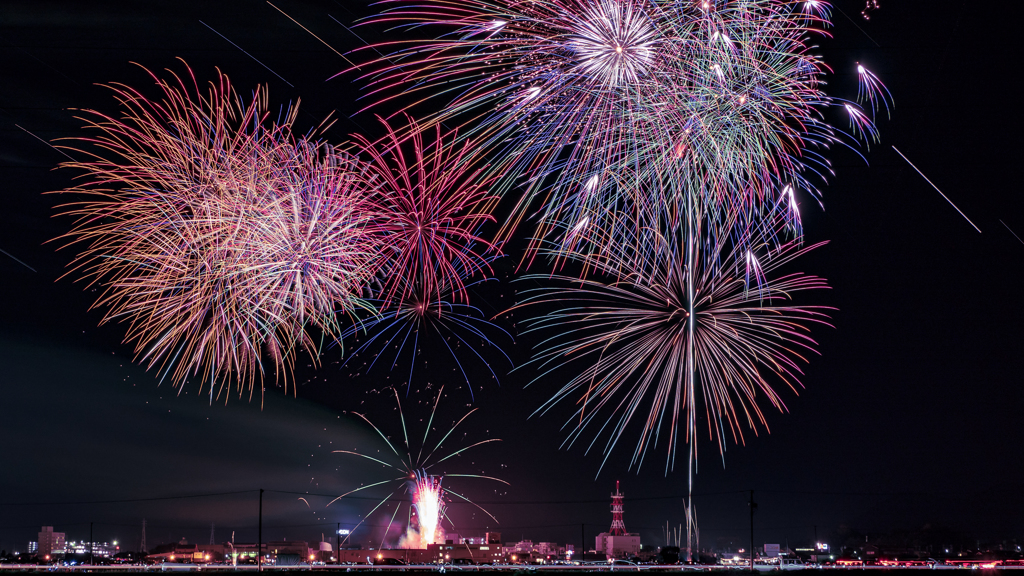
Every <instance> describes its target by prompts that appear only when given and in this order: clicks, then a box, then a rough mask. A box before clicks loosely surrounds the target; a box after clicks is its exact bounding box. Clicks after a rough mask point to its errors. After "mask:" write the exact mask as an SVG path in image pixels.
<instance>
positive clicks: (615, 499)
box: [608, 480, 626, 536]
mask: <svg viewBox="0 0 1024 576" xmlns="http://www.w3.org/2000/svg"><path fill="white" fill-rule="evenodd" d="M622 498H623V495H622V492H621V491H620V490H619V481H618V480H616V481H615V494H612V527H611V528H609V529H608V534H610V535H611V536H625V535H626V524H625V523H623V521H622Z"/></svg>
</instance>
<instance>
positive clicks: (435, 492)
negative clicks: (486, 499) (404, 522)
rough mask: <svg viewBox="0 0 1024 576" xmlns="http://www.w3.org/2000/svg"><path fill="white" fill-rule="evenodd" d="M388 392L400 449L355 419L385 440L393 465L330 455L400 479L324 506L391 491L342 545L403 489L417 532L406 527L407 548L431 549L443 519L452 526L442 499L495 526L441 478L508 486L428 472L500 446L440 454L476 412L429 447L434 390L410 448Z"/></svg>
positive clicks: (437, 400) (406, 429) (482, 442)
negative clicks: (370, 464)
mask: <svg viewBox="0 0 1024 576" xmlns="http://www.w3.org/2000/svg"><path fill="white" fill-rule="evenodd" d="M392 391H393V392H394V394H395V402H396V403H397V406H398V413H399V418H400V420H401V428H402V436H401V442H402V443H401V444H400V445H399V446H396V444H397V442H392V440H391V438H390V437H389V436H387V435H386V434H384V432H382V431H381V429H380V428H379V427H377V426H376V425H375V424H373V423H372V422H370V420H369V418H367V417H366V416H365V415H363V414H358V413H356V415H357V416H359V417H360V418H362V419H363V420H364V421H365V422H366V423H367V424H369V425H370V427H371V428H373V430H374V431H375V432H376V433H377V434H378V435H379V436H380V437H381V439H383V440H384V442H385V443H386V444H387V446H388V448H389V449H390V450H391V453H392V454H394V456H395V458H396V459H397V460H396V461H392V462H389V461H386V460H383V459H381V458H375V457H372V456H368V455H366V454H362V453H360V452H357V451H352V450H334V453H337V454H349V455H353V456H359V457H361V458H365V459H367V460H370V461H372V462H374V463H376V464H381V465H383V466H385V467H387V468H390V469H391V470H393V471H395V472H397V473H398V474H399V475H398V476H397V477H394V478H389V479H386V480H381V481H379V482H374V483H371V484H367V485H365V486H360V487H359V488H355V489H353V490H349V491H348V492H345V493H344V494H341V495H340V496H338V497H337V498H335V499H333V500H331V501H330V502H329V503H328V504H327V505H328V506H330V505H331V504H333V503H335V502H338V501H339V500H342V499H344V498H345V497H346V496H351V495H352V494H355V493H357V492H361V491H363V490H367V489H370V488H376V487H381V486H383V487H387V488H386V489H387V490H390V493H389V494H388V495H387V496H385V497H384V498H383V499H381V500H380V501H379V502H378V503H377V504H376V505H375V506H374V507H373V509H372V510H371V511H370V512H369V513H367V514H366V515H365V516H364V517H363V520H361V521H360V522H359V524H358V525H356V527H355V528H353V529H352V530H351V531H350V535H349V536H346V537H345V540H346V541H347V540H348V538H350V537H351V534H354V533H355V531H356V529H357V528H359V526H362V525H363V523H365V522H366V520H367V519H369V518H370V516H372V515H373V514H374V513H375V512H376V511H377V510H379V509H380V508H381V507H382V506H385V504H387V503H389V502H390V501H391V499H392V498H393V497H394V496H395V495H396V494H397V493H398V492H399V491H400V490H402V489H404V490H405V492H406V493H408V494H410V495H411V496H412V499H411V504H412V506H413V507H414V509H415V511H416V516H417V529H416V530H412V526H411V525H410V526H409V530H408V531H407V533H406V535H405V536H403V538H402V539H403V542H405V543H407V544H409V545H412V544H420V545H422V547H424V548H425V547H426V545H427V544H432V543H433V538H434V535H435V533H436V531H437V529H438V528H440V527H441V521H442V519H445V520H448V522H449V523H451V520H450V519H449V518H448V517H447V515H446V513H445V502H444V500H445V497H446V495H448V494H451V495H453V496H456V497H458V498H459V499H461V500H463V501H465V502H467V503H469V504H472V505H473V506H475V507H476V508H477V509H479V510H480V511H482V512H483V513H484V514H487V516H489V517H490V518H491V519H492V520H494V521H495V522H497V521H498V520H497V518H495V517H494V516H493V515H492V514H491V513H490V512H488V511H487V510H485V509H484V508H482V507H481V506H479V505H478V504H476V503H474V502H472V501H471V500H470V499H468V498H467V497H466V496H464V495H462V494H458V493H456V492H452V491H451V489H449V488H445V487H442V480H443V478H445V477H447V478H476V479H483V480H491V481H495V482H500V483H502V484H506V485H508V482H506V481H504V480H501V479H500V478H495V477H493V476H486V475H483V474H461V473H452V474H446V473H442V474H436V473H433V472H432V471H431V470H432V469H434V468H435V467H437V466H438V465H439V464H441V463H443V462H446V461H448V460H449V459H451V458H454V457H456V456H459V455H461V454H464V453H466V452H467V451H469V450H472V449H474V448H478V447H480V446H483V445H485V444H489V443H491V442H500V440H498V439H496V438H491V439H487V440H480V441H477V442H472V443H470V444H468V445H466V446H463V447H461V448H457V449H455V450H451V451H450V452H447V453H446V452H444V451H443V450H446V449H445V446H446V443H448V442H449V440H452V434H453V433H454V432H455V431H456V430H457V429H459V426H461V425H462V423H463V422H465V421H466V419H467V418H469V417H470V416H471V415H472V414H473V413H474V412H476V411H477V409H476V408H474V409H472V410H470V411H469V412H467V413H466V414H465V415H463V416H462V417H461V418H459V419H458V420H456V421H455V422H454V423H453V424H452V425H451V427H450V428H448V429H447V430H446V431H444V432H443V433H442V434H441V438H440V439H439V440H438V441H437V442H436V443H434V442H430V438H431V430H433V424H434V420H435V417H436V415H437V407H438V405H439V404H440V402H441V397H442V395H443V393H444V387H442V388H441V389H440V390H438V393H437V397H436V398H435V399H434V401H433V407H432V409H431V412H430V417H429V418H428V419H427V424H426V428H425V430H424V433H423V437H422V439H420V440H419V442H418V443H413V442H410V440H409V427H408V426H407V425H406V422H405V415H404V412H403V411H402V401H401V399H400V397H399V395H398V390H397V389H394V388H392ZM399 447H401V448H402V449H403V450H401V451H400V450H399ZM392 487H393V488H392ZM396 504H398V503H396ZM397 513H398V507H397V506H396V508H395V513H394V514H392V522H393V520H394V518H395V517H396V516H397ZM411 514H412V511H411V510H410V519H411ZM390 526H391V523H389V524H388V528H390ZM386 535H387V533H386V532H385V537H386Z"/></svg>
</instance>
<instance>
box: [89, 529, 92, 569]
mask: <svg viewBox="0 0 1024 576" xmlns="http://www.w3.org/2000/svg"><path fill="white" fill-rule="evenodd" d="M89 564H92V522H89Z"/></svg>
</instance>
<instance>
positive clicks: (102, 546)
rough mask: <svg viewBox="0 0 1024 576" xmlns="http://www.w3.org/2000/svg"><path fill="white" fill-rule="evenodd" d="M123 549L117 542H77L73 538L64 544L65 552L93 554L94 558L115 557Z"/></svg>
mask: <svg viewBox="0 0 1024 576" xmlns="http://www.w3.org/2000/svg"><path fill="white" fill-rule="evenodd" d="M120 551H121V547H120V546H118V545H117V542H114V543H113V544H111V543H109V542H86V541H84V540H82V541H81V542H76V541H74V540H72V541H71V542H68V543H66V544H65V545H64V553H65V554H86V555H87V554H90V553H91V554H92V556H93V558H113V557H114V556H117V553H118V552H120Z"/></svg>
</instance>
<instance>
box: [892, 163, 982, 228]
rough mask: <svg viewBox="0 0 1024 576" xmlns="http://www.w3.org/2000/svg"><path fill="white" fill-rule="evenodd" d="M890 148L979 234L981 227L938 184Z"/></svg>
mask: <svg viewBox="0 0 1024 576" xmlns="http://www.w3.org/2000/svg"><path fill="white" fill-rule="evenodd" d="M892 149H893V150H896V153H897V154H899V155H900V157H901V158H903V159H904V160H906V161H907V164H910V167H911V168H913V169H914V171H916V172H917V173H918V174H920V175H921V178H924V181H925V182H927V183H929V184H931V186H932V188H935V191H936V192H938V193H939V195H941V196H942V197H943V198H945V200H946V202H949V205H950V206H952V207H953V209H954V210H956V211H957V212H959V213H960V215H961V216H963V217H964V220H967V223H968V224H970V225H971V226H972V227H974V229H975V230H977V231H978V234H981V228H978V227H977V226H975V225H974V222H971V219H970V218H968V217H967V214H964V213H963V211H962V210H960V209H959V208H957V206H956V204H953V201H952V200H950V199H949V197H948V196H946V195H945V194H943V193H942V190H939V187H938V186H936V185H935V184H934V183H933V182H932V181H931V180H929V179H928V177H927V176H925V175H924V172H921V170H919V169H918V168H917V166H914V163H913V162H911V161H910V159H909V158H907V157H906V156H904V155H903V152H900V151H899V150H898V149H897V148H896V147H895V146H893V147H892Z"/></svg>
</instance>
